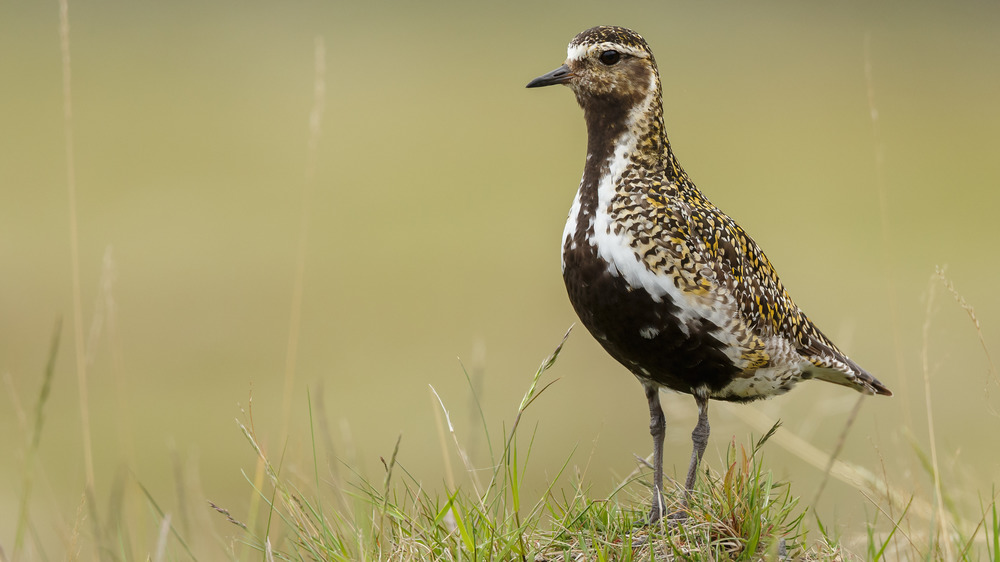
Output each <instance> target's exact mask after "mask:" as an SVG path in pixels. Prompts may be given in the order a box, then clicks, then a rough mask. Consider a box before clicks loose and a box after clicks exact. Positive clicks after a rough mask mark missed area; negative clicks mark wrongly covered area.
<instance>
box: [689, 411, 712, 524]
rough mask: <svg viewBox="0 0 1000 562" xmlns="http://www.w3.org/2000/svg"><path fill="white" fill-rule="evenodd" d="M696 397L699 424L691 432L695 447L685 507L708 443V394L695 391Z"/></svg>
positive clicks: (692, 454)
mask: <svg viewBox="0 0 1000 562" xmlns="http://www.w3.org/2000/svg"><path fill="white" fill-rule="evenodd" d="M694 399H695V401H696V402H697V403H698V425H696V426H694V431H692V432H691V441H692V443H693V444H694V448H693V450H692V451H691V466H689V467H688V474H687V480H685V481H684V506H685V507H687V506H688V505H690V503H691V494H692V492H694V481H695V477H696V476H697V475H698V464H699V463H701V456H702V455H704V454H705V447H706V446H707V445H708V433H709V427H708V396H707V395H705V394H704V393H699V392H695V393H694Z"/></svg>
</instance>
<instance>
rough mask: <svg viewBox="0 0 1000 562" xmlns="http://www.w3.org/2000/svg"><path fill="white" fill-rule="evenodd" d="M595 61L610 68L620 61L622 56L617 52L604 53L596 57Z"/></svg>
mask: <svg viewBox="0 0 1000 562" xmlns="http://www.w3.org/2000/svg"><path fill="white" fill-rule="evenodd" d="M597 60H599V61H601V64H603V65H605V66H611V65H613V64H615V63H617V62H618V61H620V60H622V54H621V53H619V52H618V51H604V52H603V53H601V54H600V56H598V57H597Z"/></svg>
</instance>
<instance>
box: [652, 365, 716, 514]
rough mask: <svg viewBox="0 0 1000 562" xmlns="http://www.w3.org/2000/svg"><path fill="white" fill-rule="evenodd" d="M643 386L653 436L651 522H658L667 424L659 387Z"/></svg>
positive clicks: (660, 512)
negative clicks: (661, 405)
mask: <svg viewBox="0 0 1000 562" xmlns="http://www.w3.org/2000/svg"><path fill="white" fill-rule="evenodd" d="M642 386H643V389H644V390H645V391H646V401H647V402H649V434H650V435H652V436H653V505H652V507H651V508H650V510H649V523H656V522H657V521H659V520H660V517H662V516H663V435H664V434H665V432H666V425H667V424H666V421H665V420H664V419H663V408H661V407H660V389H659V387H657V386H656V385H652V384H648V383H643V385H642ZM706 427H707V423H706ZM706 435H707V433H706Z"/></svg>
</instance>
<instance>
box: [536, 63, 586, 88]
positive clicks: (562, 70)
mask: <svg viewBox="0 0 1000 562" xmlns="http://www.w3.org/2000/svg"><path fill="white" fill-rule="evenodd" d="M575 76H576V75H575V74H573V71H571V70H570V69H569V67H568V66H566V65H565V64H564V65H562V66H560V67H559V68H557V69H555V70H553V71H552V72H549V73H548V74H543V75H541V76H539V77H538V78H535V79H534V80H532V81H531V82H528V85H527V86H526V87H527V88H541V87H542V86H552V85H554V84H565V83H567V82H569V81H570V80H572V79H573V78H574V77H575Z"/></svg>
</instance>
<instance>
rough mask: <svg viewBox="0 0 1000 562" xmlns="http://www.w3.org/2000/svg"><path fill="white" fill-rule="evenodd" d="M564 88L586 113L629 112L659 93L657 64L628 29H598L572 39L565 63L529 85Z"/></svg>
mask: <svg viewBox="0 0 1000 562" xmlns="http://www.w3.org/2000/svg"><path fill="white" fill-rule="evenodd" d="M554 84H565V85H567V86H569V87H570V88H572V90H573V92H574V93H575V94H576V99H577V101H578V102H579V103H580V106H581V107H583V109H584V110H585V111H589V110H594V109H597V110H598V111H600V110H601V109H602V108H608V107H612V106H613V107H617V108H618V109H625V110H627V109H631V108H633V107H636V106H638V105H640V104H643V102H644V101H646V100H649V99H651V98H652V97H653V96H654V95H656V93H657V91H658V90H659V78H658V76H657V72H656V62H655V61H654V60H653V53H652V52H651V51H650V49H649V45H647V44H646V41H645V40H644V39H643V38H642V37H641V36H640V35H639V34H638V33H636V32H634V31H632V30H631V29H626V28H624V27H617V26H598V27H593V28H591V29H588V30H586V31H584V32H582V33H580V34H579V35H577V36H576V37H574V38H573V40H572V41H570V43H569V47H568V48H567V56H566V62H565V63H564V64H563V65H562V66H560V67H559V68H557V69H555V70H553V71H552V72H549V73H547V74H543V75H542V76H539V77H538V78H535V79H534V80H532V81H531V82H529V83H528V86H527V87H528V88H539V87H542V86H552V85H554Z"/></svg>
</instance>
